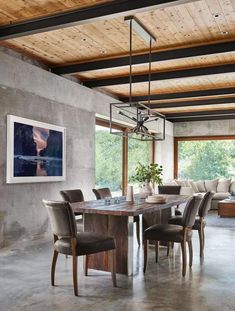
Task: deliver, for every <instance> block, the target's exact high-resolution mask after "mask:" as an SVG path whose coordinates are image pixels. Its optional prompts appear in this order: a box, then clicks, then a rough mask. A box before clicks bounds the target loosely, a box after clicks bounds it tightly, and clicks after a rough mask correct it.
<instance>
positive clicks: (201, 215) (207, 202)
mask: <svg viewBox="0 0 235 311" xmlns="http://www.w3.org/2000/svg"><path fill="white" fill-rule="evenodd" d="M213 196H214V193H213V192H207V193H206V194H205V195H204V197H203V199H202V200H201V202H200V205H199V208H198V216H197V217H196V220H195V224H194V225H193V227H192V229H193V230H197V231H198V235H199V242H200V257H203V254H204V246H205V233H204V228H205V226H206V220H205V218H206V216H207V214H208V211H209V209H210V206H211V200H212V198H213ZM168 223H169V224H175V225H182V217H180V216H175V217H172V218H170V219H169V221H168Z"/></svg>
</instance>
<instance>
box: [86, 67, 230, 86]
mask: <svg viewBox="0 0 235 311" xmlns="http://www.w3.org/2000/svg"><path fill="white" fill-rule="evenodd" d="M234 72H235V64H231V65H223V66H214V67H205V68H191V69H185V70H177V71H167V72H159V73H152V74H151V81H159V80H170V79H180V78H186V77H188V78H189V77H195V76H209V75H217V74H222V73H234ZM148 79H149V75H148V74H143V75H134V76H132V83H140V82H146V81H148ZM121 84H129V77H128V76H127V77H118V78H109V79H103V80H94V81H92V80H91V81H87V82H84V85H85V86H87V87H90V88H95V87H103V86H109V85H121Z"/></svg>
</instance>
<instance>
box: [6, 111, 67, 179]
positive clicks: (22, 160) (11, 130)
mask: <svg viewBox="0 0 235 311" xmlns="http://www.w3.org/2000/svg"><path fill="white" fill-rule="evenodd" d="M65 179H66V129H65V127H61V126H57V125H53V124H49V123H44V122H39V121H35V120H31V119H26V118H22V117H17V116H14V115H8V116H7V170H6V182H7V183H34V182H57V181H63V180H65Z"/></svg>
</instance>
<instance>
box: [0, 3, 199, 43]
mask: <svg viewBox="0 0 235 311" xmlns="http://www.w3.org/2000/svg"><path fill="white" fill-rule="evenodd" d="M194 1H195V0H144V1H140V0H139V1H136V0H115V1H110V2H107V3H102V4H98V5H94V6H90V7H86V8H82V9H77V10H73V11H67V12H63V13H59V14H53V15H50V16H44V17H40V18H35V19H31V20H26V21H24V22H20V23H13V24H10V25H6V26H1V27H0V40H6V39H12V38H16V37H20V36H26V35H33V34H35V33H39V32H45V31H51V30H55V29H60V28H65V27H71V26H76V25H80V24H85V23H92V22H95V21H97V20H100V19H108V18H115V17H118V16H123V15H132V14H136V13H139V12H143V11H147V10H155V9H157V8H160V7H165V6H172V5H177V4H182V3H187V2H194Z"/></svg>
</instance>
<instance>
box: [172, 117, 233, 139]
mask: <svg viewBox="0 0 235 311" xmlns="http://www.w3.org/2000/svg"><path fill="white" fill-rule="evenodd" d="M234 134H235V121H234V120H212V121H194V122H177V123H174V136H177V137H180V136H214V135H234Z"/></svg>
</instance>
